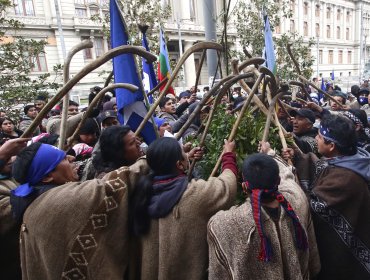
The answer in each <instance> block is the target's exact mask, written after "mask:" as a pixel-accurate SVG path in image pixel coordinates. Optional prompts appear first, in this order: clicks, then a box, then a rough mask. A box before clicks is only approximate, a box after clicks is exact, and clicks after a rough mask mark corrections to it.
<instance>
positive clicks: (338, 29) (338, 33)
mask: <svg viewBox="0 0 370 280" xmlns="http://www.w3.org/2000/svg"><path fill="white" fill-rule="evenodd" d="M337 39H340V27H339V26H337Z"/></svg>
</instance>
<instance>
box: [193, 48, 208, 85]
mask: <svg viewBox="0 0 370 280" xmlns="http://www.w3.org/2000/svg"><path fill="white" fill-rule="evenodd" d="M206 53H207V50H203V52H202V55H201V57H200V61H199V66H198V69H197V75H196V78H195V85H194V87H195V92H197V90H198V83H199V79H200V73H201V72H202V66H203V62H204V59H205V57H206Z"/></svg>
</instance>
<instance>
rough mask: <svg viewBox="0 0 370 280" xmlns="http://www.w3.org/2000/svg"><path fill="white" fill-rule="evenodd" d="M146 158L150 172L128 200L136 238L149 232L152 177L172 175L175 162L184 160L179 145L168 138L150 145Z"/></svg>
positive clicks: (131, 223) (160, 139)
mask: <svg viewBox="0 0 370 280" xmlns="http://www.w3.org/2000/svg"><path fill="white" fill-rule="evenodd" d="M146 158H147V162H148V165H149V167H150V169H151V172H150V173H149V174H148V175H146V176H142V177H141V178H140V179H139V180H138V182H137V183H136V185H135V187H134V192H133V194H132V198H131V199H130V210H131V215H130V229H131V232H132V233H133V234H134V235H136V236H140V235H143V234H145V233H147V232H148V230H149V225H150V217H149V215H148V206H149V202H150V197H151V195H152V186H153V179H154V176H160V175H168V174H174V173H175V172H176V162H177V161H179V160H183V159H184V158H183V155H182V148H181V146H180V144H179V143H178V142H177V141H176V140H175V139H173V138H169V137H162V138H159V139H157V140H155V141H154V142H153V143H151V144H150V145H149V147H148V150H147V154H146Z"/></svg>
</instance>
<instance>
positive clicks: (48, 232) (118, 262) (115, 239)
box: [12, 143, 147, 280]
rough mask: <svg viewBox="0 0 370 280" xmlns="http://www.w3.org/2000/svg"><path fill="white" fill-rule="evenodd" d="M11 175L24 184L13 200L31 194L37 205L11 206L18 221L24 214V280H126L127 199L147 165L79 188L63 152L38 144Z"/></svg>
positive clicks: (24, 153) (24, 199)
mask: <svg viewBox="0 0 370 280" xmlns="http://www.w3.org/2000/svg"><path fill="white" fill-rule="evenodd" d="M37 147H38V149H37ZM60 159H62V160H61V161H59V160H60ZM58 162H59V163H58ZM55 166H56V168H54V167H55ZM13 171H14V175H15V177H16V179H17V180H18V181H19V182H20V183H23V185H22V186H21V187H19V189H17V190H15V192H14V196H16V197H19V196H20V195H24V194H26V195H27V193H29V194H28V196H31V197H30V198H31V200H33V201H32V202H31V203H30V201H29V200H30V199H28V196H20V197H19V199H18V200H16V201H15V202H14V204H13V203H12V204H13V205H14V209H15V210H16V211H15V212H16V213H17V214H18V215H19V214H21V213H22V212H23V211H24V218H23V223H22V228H21V231H20V240H21V242H20V254H21V262H22V276H23V279H38V280H49V279H59V278H66V279H68V278H69V279H75V278H76V277H80V278H82V279H83V278H85V279H87V278H94V279H122V277H123V275H125V274H126V273H127V269H128V263H129V253H128V252H129V251H128V250H129V248H130V246H129V244H130V239H129V233H128V210H127V209H128V194H129V193H130V192H132V191H133V190H132V188H133V186H134V184H135V182H136V181H137V178H138V177H139V176H143V175H145V174H146V173H147V168H146V164H145V161H144V160H142V161H139V162H138V163H137V164H135V165H134V166H131V167H122V168H120V169H118V170H116V171H113V172H112V173H110V174H107V176H106V177H105V178H104V179H103V180H92V181H87V182H83V183H77V182H75V181H76V179H77V177H76V173H75V170H74V165H72V163H69V161H68V158H66V156H65V153H64V152H62V151H60V150H58V149H56V148H53V147H51V146H48V145H44V144H41V145H40V144H38V143H35V144H32V145H31V146H29V147H27V148H26V149H24V150H23V151H22V152H21V153H20V154H19V155H18V157H17V160H16V162H15V166H14V167H13ZM44 184H46V185H44ZM41 193H42V194H41ZM35 197H37V199H34V198H35ZM19 202H23V203H19ZM17 204H18V205H17ZM19 204H20V205H19ZM26 206H27V207H26ZM19 210H23V211H19Z"/></svg>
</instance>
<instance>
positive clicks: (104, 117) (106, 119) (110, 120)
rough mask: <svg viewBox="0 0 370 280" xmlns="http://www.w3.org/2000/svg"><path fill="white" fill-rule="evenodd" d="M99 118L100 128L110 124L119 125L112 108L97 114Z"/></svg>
mask: <svg viewBox="0 0 370 280" xmlns="http://www.w3.org/2000/svg"><path fill="white" fill-rule="evenodd" d="M99 119H100V121H101V129H102V130H103V129H105V128H107V127H110V126H114V125H119V122H118V119H117V113H116V112H115V111H113V110H107V111H103V112H102V113H101V114H100V115H99Z"/></svg>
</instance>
